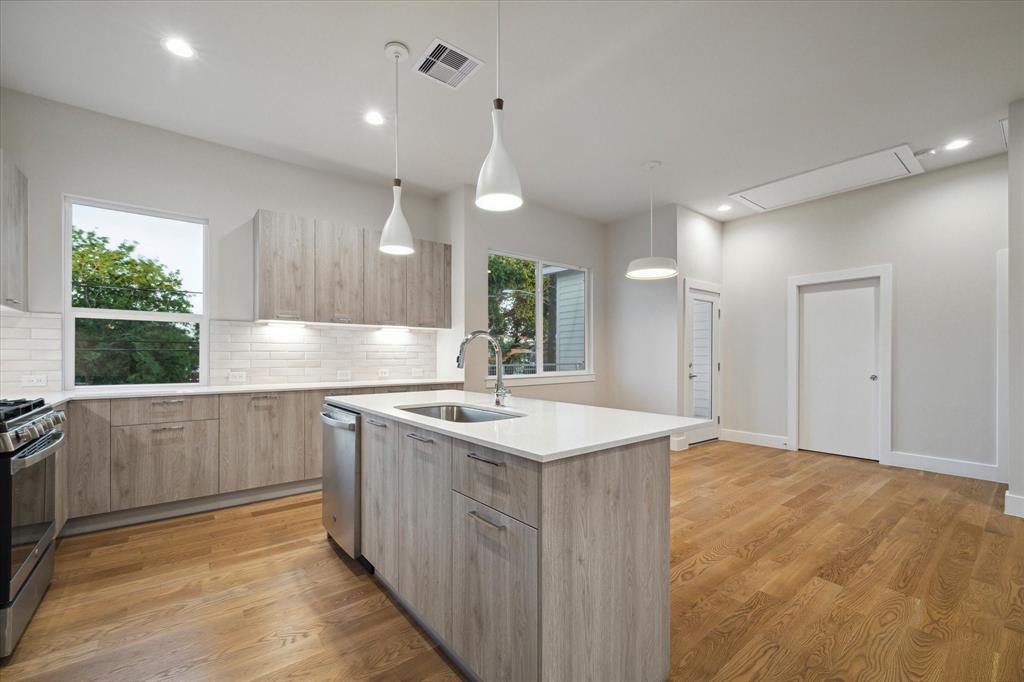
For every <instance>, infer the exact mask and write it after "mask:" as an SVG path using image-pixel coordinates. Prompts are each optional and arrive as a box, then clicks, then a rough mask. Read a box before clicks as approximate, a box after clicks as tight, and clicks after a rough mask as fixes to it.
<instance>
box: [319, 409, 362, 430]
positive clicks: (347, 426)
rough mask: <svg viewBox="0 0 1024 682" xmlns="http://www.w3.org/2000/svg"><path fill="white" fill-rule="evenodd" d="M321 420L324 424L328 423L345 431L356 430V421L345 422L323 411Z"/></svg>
mask: <svg viewBox="0 0 1024 682" xmlns="http://www.w3.org/2000/svg"><path fill="white" fill-rule="evenodd" d="M320 421H322V422H323V423H324V424H327V425H328V426H332V427H334V428H336V429H342V430H343V431H355V430H356V425H355V423H354V422H343V421H338V420H337V419H331V418H330V416H328V415H327V414H324V413H323V412H321V413H320Z"/></svg>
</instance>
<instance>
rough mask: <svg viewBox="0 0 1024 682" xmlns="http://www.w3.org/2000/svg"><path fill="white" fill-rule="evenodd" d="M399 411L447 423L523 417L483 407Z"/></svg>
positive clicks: (461, 406)
mask: <svg viewBox="0 0 1024 682" xmlns="http://www.w3.org/2000/svg"><path fill="white" fill-rule="evenodd" d="M398 409H400V410H405V411H406V412H412V413H413V414H421V415H423V416H424V417H431V418H432V419H443V420H444V421H446V422H463V423H467V422H493V421H497V420H499V419H515V418H516V417H521V416H522V415H519V414H509V413H507V412H498V411H497V410H485V409H483V408H481V407H469V406H468V405H455V404H446V405H422V406H416V405H410V406H408V407H402V406H399V407H398Z"/></svg>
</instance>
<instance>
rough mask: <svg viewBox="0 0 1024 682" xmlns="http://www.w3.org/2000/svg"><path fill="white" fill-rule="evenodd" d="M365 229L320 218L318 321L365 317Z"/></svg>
mask: <svg viewBox="0 0 1024 682" xmlns="http://www.w3.org/2000/svg"><path fill="white" fill-rule="evenodd" d="M363 232H364V231H363V230H361V229H359V228H357V227H346V226H344V225H339V224H337V223H332V222H329V221H326V220H317V221H316V264H315V268H314V269H315V271H316V321H317V322H351V323H353V324H359V323H361V322H362V321H363Z"/></svg>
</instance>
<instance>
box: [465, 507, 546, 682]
mask: <svg viewBox="0 0 1024 682" xmlns="http://www.w3.org/2000/svg"><path fill="white" fill-rule="evenodd" d="M451 496H452V500H453V502H452V585H453V586H454V589H453V590H452V636H451V640H450V641H451V643H452V648H453V649H454V651H455V654H456V655H457V656H458V657H459V658H460V659H461V660H462V661H463V662H464V663H465V664H466V665H467V666H469V669H470V670H472V671H473V673H475V674H476V676H477V677H478V678H480V679H481V680H518V681H523V682H526V681H528V680H536V679H537V677H538V665H539V662H538V657H537V634H538V629H537V628H538V625H537V611H538V609H539V605H538V603H537V531H536V530H534V529H533V528H530V527H529V526H527V525H526V524H523V523H520V522H519V521H516V520H515V519H513V518H512V517H510V516H505V515H504V514H501V513H499V512H496V511H494V510H493V509H491V508H490V507H487V506H486V505H483V504H480V503H479V502H476V501H475V500H471V499H470V498H468V497H465V496H463V495H460V494H459V493H457V492H454V491H453V492H452V493H451ZM551 608H557V605H552V606H551Z"/></svg>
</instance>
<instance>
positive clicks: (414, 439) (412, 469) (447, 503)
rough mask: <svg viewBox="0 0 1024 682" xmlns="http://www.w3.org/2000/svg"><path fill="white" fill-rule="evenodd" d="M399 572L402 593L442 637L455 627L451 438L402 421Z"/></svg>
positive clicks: (399, 474) (424, 620) (399, 450)
mask: <svg viewBox="0 0 1024 682" xmlns="http://www.w3.org/2000/svg"><path fill="white" fill-rule="evenodd" d="M399 433H400V434H401V436H400V438H399V446H398V452H399V462H398V470H399V473H398V482H399V484H398V487H399V494H398V502H399V505H398V508H399V512H398V527H399V542H400V547H401V549H400V551H399V554H398V557H399V558H398V574H399V575H400V576H402V597H403V598H404V599H405V601H406V602H407V603H408V604H409V606H410V607H412V609H413V610H414V611H415V612H416V613H417V614H419V616H420V618H421V619H422V620H423V622H424V623H426V624H427V626H428V627H429V628H431V629H432V630H433V631H434V632H435V633H437V634H438V635H439V636H440V637H441V638H442V639H448V637H449V631H450V628H451V596H452V594H451V593H452V573H451V565H452V562H451V551H452V526H451V516H452V512H451V508H452V498H451V488H452V439H451V438H449V437H448V436H443V435H441V434H437V433H431V432H430V431H423V430H420V429H416V428H414V427H411V426H406V425H405V424H402V425H401V428H400V431H399Z"/></svg>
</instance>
